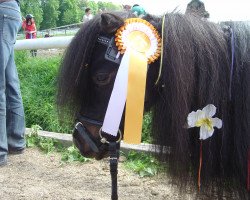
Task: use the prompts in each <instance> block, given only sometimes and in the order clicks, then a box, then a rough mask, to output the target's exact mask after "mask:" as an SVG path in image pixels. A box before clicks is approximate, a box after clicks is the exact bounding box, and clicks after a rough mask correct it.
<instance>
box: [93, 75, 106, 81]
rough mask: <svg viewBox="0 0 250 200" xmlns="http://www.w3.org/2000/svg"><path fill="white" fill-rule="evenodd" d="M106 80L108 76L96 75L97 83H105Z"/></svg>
mask: <svg viewBox="0 0 250 200" xmlns="http://www.w3.org/2000/svg"><path fill="white" fill-rule="evenodd" d="M108 78H109V76H108V74H98V75H97V76H96V79H97V81H105V80H106V79H108Z"/></svg>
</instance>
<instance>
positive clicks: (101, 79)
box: [93, 73, 110, 85]
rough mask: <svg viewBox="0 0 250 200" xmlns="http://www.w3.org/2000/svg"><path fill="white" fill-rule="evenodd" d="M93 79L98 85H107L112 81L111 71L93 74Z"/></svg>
mask: <svg viewBox="0 0 250 200" xmlns="http://www.w3.org/2000/svg"><path fill="white" fill-rule="evenodd" d="M93 81H94V82H95V83H96V84H97V85H107V84H108V83H109V82H110V74H109V73H98V74H96V75H94V76H93Z"/></svg>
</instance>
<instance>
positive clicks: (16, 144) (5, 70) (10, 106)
mask: <svg viewBox="0 0 250 200" xmlns="http://www.w3.org/2000/svg"><path fill="white" fill-rule="evenodd" d="M20 27H21V14H20V9H19V6H18V4H17V2H16V1H8V2H3V3H0V162H1V159H2V160H4V159H5V160H6V158H7V153H8V149H13V150H16V151H18V150H21V149H23V148H24V147H25V139H24V132H25V120H24V109H23V103H22V97H21V92H20V84H19V79H18V74H17V69H16V65H15V61H14V44H15V42H16V35H17V32H18V30H19V29H20Z"/></svg>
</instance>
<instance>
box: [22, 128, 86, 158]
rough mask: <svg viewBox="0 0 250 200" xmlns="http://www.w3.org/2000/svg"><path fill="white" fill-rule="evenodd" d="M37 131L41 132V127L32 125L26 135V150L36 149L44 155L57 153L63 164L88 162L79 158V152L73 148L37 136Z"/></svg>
mask: <svg viewBox="0 0 250 200" xmlns="http://www.w3.org/2000/svg"><path fill="white" fill-rule="evenodd" d="M39 130H41V127H40V126H38V125H34V126H32V127H31V132H30V133H29V134H28V135H26V146H27V147H28V148H30V147H38V148H39V149H41V150H42V151H43V152H44V153H46V154H50V153H52V152H59V153H60V154H61V161H63V162H73V161H78V162H87V161H89V160H90V159H89V158H85V157H83V156H81V154H80V152H79V150H78V149H77V148H76V147H75V146H70V147H68V148H65V147H63V145H62V144H61V143H60V142H58V141H57V140H55V139H52V138H46V137H41V136H39V135H38V131H39Z"/></svg>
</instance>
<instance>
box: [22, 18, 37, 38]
mask: <svg viewBox="0 0 250 200" xmlns="http://www.w3.org/2000/svg"><path fill="white" fill-rule="evenodd" d="M22 27H23V30H24V31H25V32H32V31H35V32H34V33H25V36H26V39H34V38H36V24H35V22H34V21H33V22H32V23H31V25H28V24H27V23H26V20H24V21H23V24H22Z"/></svg>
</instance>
